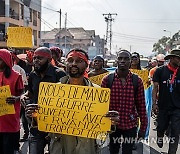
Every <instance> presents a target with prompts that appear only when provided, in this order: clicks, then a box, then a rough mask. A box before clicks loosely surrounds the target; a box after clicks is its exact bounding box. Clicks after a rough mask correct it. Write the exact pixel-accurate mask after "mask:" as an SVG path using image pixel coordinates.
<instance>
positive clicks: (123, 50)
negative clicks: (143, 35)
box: [117, 49, 131, 57]
mask: <svg viewBox="0 0 180 154" xmlns="http://www.w3.org/2000/svg"><path fill="white" fill-rule="evenodd" d="M121 52H126V53H128V54H129V56H130V57H131V53H130V52H129V51H128V50H125V49H122V50H120V51H118V53H117V55H118V54H119V53H121Z"/></svg>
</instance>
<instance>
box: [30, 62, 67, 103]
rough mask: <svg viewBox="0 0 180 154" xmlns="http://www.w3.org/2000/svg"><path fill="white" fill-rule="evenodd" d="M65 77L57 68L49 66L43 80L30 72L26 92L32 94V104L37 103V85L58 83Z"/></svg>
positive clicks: (33, 72)
mask: <svg viewBox="0 0 180 154" xmlns="http://www.w3.org/2000/svg"><path fill="white" fill-rule="evenodd" d="M64 76H66V73H65V72H64V71H63V70H61V69H59V68H58V67H55V66H52V65H50V66H49V67H48V70H47V71H46V74H45V76H44V77H43V78H41V77H40V76H39V75H37V74H36V73H35V71H32V72H31V73H30V75H29V80H28V90H29V91H30V92H31V93H32V94H33V103H37V101H38V93H39V84H40V82H51V83H56V82H59V81H60V78H62V77H64Z"/></svg>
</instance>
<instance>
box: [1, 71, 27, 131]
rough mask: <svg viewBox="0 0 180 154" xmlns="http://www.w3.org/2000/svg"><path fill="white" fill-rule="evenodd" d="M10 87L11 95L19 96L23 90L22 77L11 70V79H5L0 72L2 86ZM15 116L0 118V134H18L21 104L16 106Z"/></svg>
mask: <svg viewBox="0 0 180 154" xmlns="http://www.w3.org/2000/svg"><path fill="white" fill-rule="evenodd" d="M5 85H9V86H10V90H11V95H13V96H18V95H19V94H20V91H22V90H23V88H24V86H23V81H22V76H21V75H20V74H19V73H17V72H15V71H14V70H11V75H10V77H9V78H5V76H4V74H3V72H0V86H5ZM14 108H15V114H9V115H3V116H0V132H1V133H2V132H18V131H19V130H20V102H16V103H15V104H14Z"/></svg>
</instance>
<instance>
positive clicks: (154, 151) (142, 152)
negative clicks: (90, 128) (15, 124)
mask: <svg viewBox="0 0 180 154" xmlns="http://www.w3.org/2000/svg"><path fill="white" fill-rule="evenodd" d="M154 129H155V126H154V123H153V120H151V130H150V137H154V138H155V137H156V131H155V130H154ZM22 134H23V131H22V130H21V135H22ZM21 151H22V154H28V142H24V143H21ZM167 151H168V143H164V146H163V148H162V149H160V148H158V146H157V144H156V143H139V144H137V150H135V151H133V154H162V153H164V154H165V153H167ZM120 153H121V152H120ZM102 154H109V149H108V147H105V148H103V150H102ZM177 154H180V143H179V147H178V151H177Z"/></svg>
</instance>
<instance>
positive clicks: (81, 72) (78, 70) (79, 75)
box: [68, 66, 85, 78]
mask: <svg viewBox="0 0 180 154" xmlns="http://www.w3.org/2000/svg"><path fill="white" fill-rule="evenodd" d="M73 67H75V68H76V69H77V72H76V73H72V72H71V68H72V67H70V68H69V69H68V74H69V76H70V77H72V78H79V77H81V76H82V75H83V74H84V72H85V70H80V69H79V68H78V67H76V66H73Z"/></svg>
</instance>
